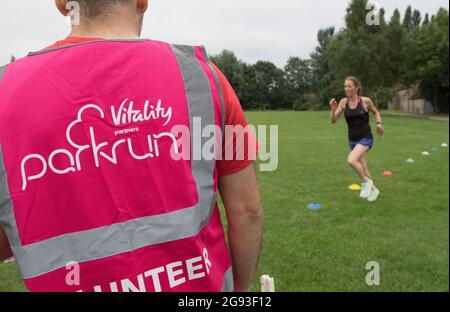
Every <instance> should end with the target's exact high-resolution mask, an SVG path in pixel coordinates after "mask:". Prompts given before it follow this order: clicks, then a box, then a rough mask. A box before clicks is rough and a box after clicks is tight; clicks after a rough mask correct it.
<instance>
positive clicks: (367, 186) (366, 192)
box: [359, 179, 373, 199]
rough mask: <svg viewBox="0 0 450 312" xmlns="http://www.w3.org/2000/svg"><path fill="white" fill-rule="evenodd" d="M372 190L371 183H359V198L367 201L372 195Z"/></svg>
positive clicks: (369, 181) (368, 181)
mask: <svg viewBox="0 0 450 312" xmlns="http://www.w3.org/2000/svg"><path fill="white" fill-rule="evenodd" d="M372 188H373V181H372V180H370V179H369V180H367V182H363V183H361V193H360V194H359V197H361V198H364V199H367V198H369V196H370V195H371V193H372Z"/></svg>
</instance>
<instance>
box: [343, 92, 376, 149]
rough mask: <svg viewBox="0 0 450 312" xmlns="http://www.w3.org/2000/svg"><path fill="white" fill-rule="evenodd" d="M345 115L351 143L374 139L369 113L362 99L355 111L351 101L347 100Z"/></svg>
mask: <svg viewBox="0 0 450 312" xmlns="http://www.w3.org/2000/svg"><path fill="white" fill-rule="evenodd" d="M344 115H345V120H346V121H347V124H348V137H349V139H350V140H351V141H360V140H362V139H373V134H372V129H371V128H370V117H369V112H367V111H366V110H365V108H364V103H363V98H362V97H360V98H359V102H358V105H357V106H356V108H355V109H351V108H350V100H349V99H347V105H346V106H345V113H344Z"/></svg>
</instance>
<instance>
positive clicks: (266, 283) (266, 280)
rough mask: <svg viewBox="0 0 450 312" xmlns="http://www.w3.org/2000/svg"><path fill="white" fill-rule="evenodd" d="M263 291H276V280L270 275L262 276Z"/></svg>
mask: <svg viewBox="0 0 450 312" xmlns="http://www.w3.org/2000/svg"><path fill="white" fill-rule="evenodd" d="M261 292H275V281H274V278H273V277H270V276H269V275H263V276H261Z"/></svg>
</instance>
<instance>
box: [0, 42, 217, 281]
mask: <svg viewBox="0 0 450 312" xmlns="http://www.w3.org/2000/svg"><path fill="white" fill-rule="evenodd" d="M172 48H173V50H174V52H175V55H176V57H177V59H178V61H179V65H180V68H181V71H182V75H183V80H184V84H185V89H186V97H187V102H188V105H189V117H190V121H191V125H192V122H193V119H194V117H201V118H202V124H203V125H206V124H212V125H214V124H215V122H214V120H215V118H214V104H213V103H214V102H213V99H212V95H211V90H210V86H209V81H208V79H207V77H206V74H205V73H204V71H203V69H202V67H201V64H200V62H199V60H198V59H197V57H196V55H195V53H194V49H193V48H192V47H185V46H173V47H172ZM191 129H192V127H191ZM192 137H193V134H192V133H191V138H192ZM205 141H206V139H205V138H202V145H203V143H204V142H205ZM191 150H192V149H191ZM191 163H192V174H193V176H194V178H195V181H196V184H197V190H198V195H199V203H198V205H196V206H194V207H189V208H186V209H183V210H181V211H176V212H173V213H169V214H164V215H158V216H153V217H146V218H141V219H136V220H130V221H127V222H123V223H117V224H114V225H111V226H106V227H101V228H96V229H92V230H88V231H83V232H77V233H70V234H66V235H61V236H57V237H53V238H51V239H48V240H45V241H41V242H38V243H34V244H30V245H26V246H21V244H20V242H19V244H13V246H11V247H12V249H13V252H14V254H15V256H16V258H17V261H18V264H19V268H20V271H21V273H22V276H23V278H24V279H29V278H33V277H38V276H41V275H43V274H46V273H49V272H52V271H54V270H56V269H59V268H62V267H65V266H66V264H67V263H68V262H71V261H76V262H78V263H83V262H86V261H90V260H96V259H102V258H106V257H110V256H114V255H118V254H122V253H126V252H131V251H133V250H136V249H139V248H143V247H147V246H151V245H155V244H159V243H165V242H170V241H176V240H179V239H183V238H188V237H193V236H196V235H197V234H198V233H199V232H200V231H201V230H202V229H203V228H204V227H205V226H206V225H207V224H208V223H209V221H210V218H211V216H212V213H213V210H214V205H215V202H216V194H215V192H214V191H213V174H214V165H215V164H214V160H213V161H207V160H191ZM3 167H4V166H3V162H2V168H3ZM3 172H4V170H2V173H3ZM3 176H4V175H2V179H3ZM5 179H6V178H5ZM2 182H3V181H2ZM1 186H2V192H3V191H5V194H6V193H7V194H8V198H10V196H9V192H8V189H7V188H5V190H3V183H2V185H1ZM5 198H6V197H5ZM10 203H11V200H10V199H9V205H6V209H3V202H2V209H1V210H0V219H2V220H6V222H5V223H6V224H14V226H15V225H16V222H15V220H14V215H13V214H12V212H13V210H12V207H11V204H10ZM8 207H9V210H8ZM9 232H10V236H11V237H12V239H13V240H14V232H15V233H18V232H17V229H15V230H14V229H12V230H9ZM16 238H17V239H18V236H17V237H16Z"/></svg>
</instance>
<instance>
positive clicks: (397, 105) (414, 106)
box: [388, 85, 434, 114]
mask: <svg viewBox="0 0 450 312" xmlns="http://www.w3.org/2000/svg"><path fill="white" fill-rule="evenodd" d="M395 89H396V92H395V96H394V98H393V99H392V100H391V102H390V103H389V105H388V107H389V110H392V111H400V112H404V113H415V114H433V113H434V109H433V105H432V104H431V103H430V102H429V101H427V100H425V99H422V98H419V97H418V96H417V95H418V94H419V88H418V86H415V87H412V88H409V89H408V88H406V87H405V86H403V85H397V86H396V87H395Z"/></svg>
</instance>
